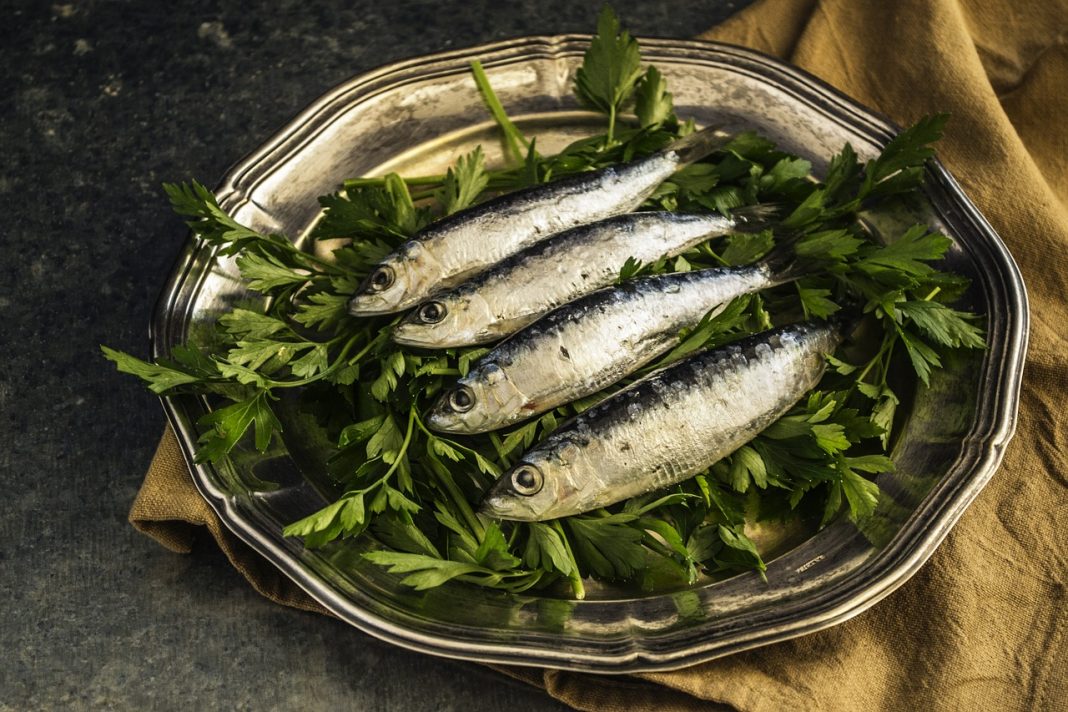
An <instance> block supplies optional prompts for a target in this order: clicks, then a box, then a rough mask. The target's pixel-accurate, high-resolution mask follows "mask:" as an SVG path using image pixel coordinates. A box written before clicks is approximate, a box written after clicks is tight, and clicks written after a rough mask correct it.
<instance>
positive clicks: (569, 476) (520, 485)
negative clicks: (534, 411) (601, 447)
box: [479, 443, 592, 522]
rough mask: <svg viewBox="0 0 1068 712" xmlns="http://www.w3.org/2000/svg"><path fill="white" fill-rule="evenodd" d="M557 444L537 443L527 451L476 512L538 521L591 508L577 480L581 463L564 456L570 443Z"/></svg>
mask: <svg viewBox="0 0 1068 712" xmlns="http://www.w3.org/2000/svg"><path fill="white" fill-rule="evenodd" d="M560 446H561V443H556V444H555V445H549V446H548V447H544V446H540V447H538V448H536V449H534V450H532V451H530V452H528V453H526V454H525V455H524V456H523V459H522V460H520V461H519V462H518V463H516V465H515V467H513V468H512V469H510V470H508V471H507V472H505V473H504V474H503V475H501V478H500V479H499V480H497V482H496V483H494V485H493V487H491V488H490V489H489V491H488V492H487V493H486V496H485V497H484V498H483V500H482V506H481V508H480V510H479V511H480V512H481V513H482V514H486V515H488V516H491V517H496V518H498V519H511V520H515V521H520V522H540V521H544V520H547V519H556V518H558V517H566V516H570V515H572V514H578V513H580V512H584V511H587V510H589V509H591V507H590V506H589V503H588V501H587V500H588V499H589V498H588V497H585V496H584V492H583V487H581V486H579V485H580V484H581V483H577V482H576V480H577V479H581V478H577V477H576V473H577V472H580V471H582V469H583V465H582V463H581V462H578V461H576V460H574V459H572V458H571V457H569V456H568V455H567V451H568V450H571V449H573V447H572V446H570V445H568V444H567V443H563V444H562V448H561V447H560ZM578 459H581V458H578ZM587 479H589V478H587ZM590 481H592V480H590Z"/></svg>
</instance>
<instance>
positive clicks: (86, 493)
mask: <svg viewBox="0 0 1068 712" xmlns="http://www.w3.org/2000/svg"><path fill="white" fill-rule="evenodd" d="M746 4H748V1H747V0H740V1H738V2H723V1H722V0H705V1H703V2H690V3H674V2H672V3H667V2H656V3H654V2H642V1H640V0H616V1H615V3H614V5H615V7H616V9H617V10H618V12H619V13H620V15H621V16H622V17H623V19H624V21H625V23H626V24H627V25H628V26H629V27H630V28H631V29H632V31H633V32H634V33H635V34H638V35H650V36H676V37H679V36H689V35H692V34H694V33H696V32H698V31H700V30H703V29H705V28H707V27H709V26H711V25H713V24H715V23H716V22H719V21H720V20H722V19H723V18H725V17H727V16H728V15H730V14H732V13H733V12H734V11H736V9H738V8H739V7H740V6H744V5H746ZM177 5H180V6H174V5H172V4H171V3H167V4H163V3H160V4H158V5H156V4H153V3H123V2H115V1H110V2H107V1H103V0H100V1H97V2H93V1H89V2H76V3H71V4H49V3H47V2H23V3H12V2H10V1H8V0H0V215H2V220H0V249H2V252H0V254H2V258H0V491H2V492H4V493H5V497H4V502H3V505H2V507H0V709H15V710H21V709H55V708H64V709H70V708H73V709H84V708H114V709H139V708H152V709H177V708H182V707H190V706H198V707H208V708H220V709H237V708H251V709H301V710H328V709H329V710H334V709H375V710H377V709H385V710H388V709H403V710H411V711H413V712H414V711H416V710H450V709H457V710H460V709H463V710H471V711H472V712H474V711H477V710H498V709H502V708H504V709H509V710H515V711H517V712H518V711H521V710H552V709H560V706H559V705H558V704H557V703H555V702H554V701H552V700H551V699H549V698H548V697H547V696H546V695H544V694H543V693H541V692H539V691H537V690H534V689H531V688H527V687H525V686H523V685H520V684H518V683H514V682H511V681H509V680H507V679H505V678H503V677H501V676H499V675H496V674H494V673H492V672H489V671H486V670H484V669H482V668H480V667H478V666H476V665H472V664H467V663H459V662H452V661H447V660H441V659H436V658H430V657H426V656H423V655H419V654H416V653H410V652H407V651H404V650H401V649H398V648H394V647H392V646H390V645H387V644H385V643H380V642H378V641H376V640H373V639H371V638H368V637H367V636H365V635H363V634H361V633H359V632H357V631H356V630H354V629H351V628H349V627H347V626H346V625H344V624H342V623H339V622H337V621H334V620H330V619H326V618H323V617H320V616H314V615H311V614H305V613H300V612H297V611H293V610H289V609H285V608H282V607H280V606H276V605H274V604H271V603H269V602H267V601H266V600H265V599H262V598H260V597H259V596H258V595H257V594H255V593H254V592H253V591H252V590H251V589H250V588H249V587H248V586H247V585H246V583H245V582H244V580H243V579H241V577H240V576H239V575H238V574H236V573H235V572H234V571H233V570H232V569H231V568H230V567H229V565H228V564H227V562H226V560H225V559H224V558H223V557H222V556H221V554H219V552H218V551H217V550H216V549H215V548H214V546H213V545H211V543H210V542H204V544H203V545H202V546H199V547H198V548H197V550H196V551H195V552H194V554H193V555H192V556H179V555H176V554H171V553H168V552H166V551H164V550H163V549H161V548H160V547H158V546H157V545H156V544H154V543H153V542H151V541H149V540H148V539H146V538H144V537H142V536H140V535H138V534H137V533H136V532H134V531H133V529H131V528H130V526H129V525H128V524H127V523H126V513H127V510H128V508H129V505H130V503H131V501H132V500H133V497H134V494H135V493H136V491H137V488H138V485H139V484H140V482H141V476H142V474H143V472H144V469H145V467H146V466H147V464H148V462H149V459H150V458H151V455H152V452H153V449H154V448H155V445H156V441H157V439H158V437H159V435H160V433H161V432H162V430H163V422H164V421H163V414H162V411H161V409H160V407H159V403H158V401H156V399H155V398H154V397H152V396H151V395H150V394H149V393H148V392H147V391H145V390H143V389H142V388H141V387H140V386H139V385H138V384H137V383H136V382H134V380H133V379H132V378H130V377H126V376H122V375H120V374H117V373H116V372H115V371H114V370H113V369H112V368H111V366H110V364H108V363H107V362H105V361H104V360H103V358H102V357H101V356H100V355H99V352H98V350H97V345H98V344H100V343H106V344H108V345H110V346H113V347H116V348H120V349H123V350H127V351H131V352H133V353H135V354H138V355H142V356H143V355H145V353H146V351H147V334H146V329H147V324H148V321H149V315H150V312H151V309H152V306H153V303H154V301H155V298H156V295H157V293H158V291H159V289H160V287H161V285H162V282H163V280H164V278H165V276H166V275H167V274H168V272H169V271H170V268H171V263H172V260H173V259H174V257H175V255H176V254H177V252H178V249H179V247H180V246H181V244H182V243H183V242H184V240H185V239H186V233H185V230H184V228H183V226H182V224H181V223H180V221H179V220H178V219H176V218H175V217H173V216H172V215H171V214H170V212H169V210H168V207H167V205H166V201H165V199H164V197H163V196H162V194H161V191H160V188H159V185H160V183H161V182H162V181H177V180H183V179H187V178H190V177H197V178H199V179H200V180H202V181H203V182H205V183H208V184H212V183H215V182H216V181H217V180H218V179H219V178H220V177H221V176H222V175H223V173H224V172H225V171H226V169H227V167H228V166H229V165H231V164H232V163H234V162H235V161H237V160H238V159H240V158H241V157H242V156H243V155H244V154H245V153H247V152H249V151H251V150H252V149H254V148H255V147H256V146H257V145H259V144H260V143H261V142H262V141H263V140H265V139H266V138H267V137H268V136H270V135H271V134H272V133H273V132H274V131H275V130H276V129H278V128H279V127H281V126H282V125H283V124H284V123H285V122H286V121H287V120H288V119H289V118H290V117H292V116H293V115H294V114H295V113H297V112H298V111H299V110H300V109H301V108H302V107H304V106H305V105H306V104H307V103H309V102H310V101H312V100H313V99H315V98H316V97H317V96H318V95H320V94H321V93H323V92H324V91H326V90H327V89H329V88H330V87H331V86H333V85H334V84H336V83H338V82H340V81H342V80H344V79H347V78H348V77H350V76H352V75H353V74H357V73H360V72H363V71H366V70H368V69H371V68H373V67H375V66H378V65H380V64H383V63H386V62H390V61H393V60H396V59H401V58H405V57H411V56H413V55H418V54H422V53H425V52H434V51H438V50H443V49H447V48H454V47H463V46H467V45H472V44H477V43H480V42H487V41H491V40H497V39H502V38H507V37H513V36H518V35H524V34H541V33H562V32H589V31H591V30H592V29H593V27H594V25H595V17H596V13H597V9H598V6H599V3H594V2H571V1H568V0H548V1H544V2H533V1H530V0H528V1H525V2H507V3H506V2H487V1H486V0H465V1H462V2H461V1H457V0H434V1H433V2H429V1H423V0H416V1H409V2H404V1H400V2H392V3H390V2H387V1H384V0H383V1H380V2H366V1H365V2H357V3H346V4H344V5H349V6H348V7H346V8H344V9H342V5H343V3H340V2H338V3H331V2H324V1H316V0H301V1H299V2H298V1H294V2H275V3H270V4H264V6H263V7H262V8H259V9H256V8H253V7H250V5H249V3H244V2H223V3H208V2H190V3H180V4H177Z"/></svg>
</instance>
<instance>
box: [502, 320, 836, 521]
mask: <svg viewBox="0 0 1068 712" xmlns="http://www.w3.org/2000/svg"><path fill="white" fill-rule="evenodd" d="M841 340H842V331H841V327H840V326H839V325H838V324H837V323H828V322H823V323H817V322H806V323H803V324H795V325H791V326H785V327H780V328H778V329H773V330H771V331H768V332H765V333H763V334H758V335H756V336H753V337H750V338H748V339H744V340H742V341H740V342H737V343H735V344H731V345H728V346H725V347H722V348H719V349H713V350H709V351H704V352H701V353H698V354H696V355H694V356H691V357H689V358H687V359H684V360H682V361H679V362H678V363H675V364H672V365H670V366H668V367H666V368H664V369H661V370H659V371H657V372H654V373H652V374H650V375H649V376H647V377H646V378H644V379H641V380H639V381H636V382H635V383H633V384H631V385H630V386H629V387H627V388H625V389H624V390H622V391H620V392H619V393H616V394H615V395H613V396H611V397H610V398H608V399H606V400H605V401H603V402H602V403H599V404H598V405H596V406H594V407H593V408H590V409H589V410H587V411H586V412H584V413H582V414H581V415H579V416H577V417H575V418H574V419H572V420H571V421H570V422H569V423H566V424H564V425H563V426H561V427H560V428H559V429H558V430H556V431H554V432H553V433H552V434H551V435H549V437H548V438H546V440H545V441H544V442H542V443H541V444H539V445H537V446H535V447H534V448H533V449H532V450H530V451H529V452H527V453H525V454H524V455H523V456H522V458H520V462H519V463H518V464H517V465H516V466H515V467H514V468H512V469H511V470H510V471H508V472H506V473H504V475H502V477H501V479H500V480H498V482H497V483H496V484H495V485H494V486H493V487H492V488H491V489H490V491H489V492H488V493H487V495H486V497H485V499H484V501H483V505H482V511H483V512H485V513H487V514H490V515H492V516H495V517H499V518H502V519H515V520H520V521H541V520H546V519H555V518H557V517H564V516H569V515H572V514H579V513H581V512H586V511H589V510H591V509H596V508H598V507H604V506H607V505H609V504H613V503H615V502H620V501H622V500H625V499H629V498H630V497H635V496H638V495H641V494H645V493H647V492H651V491H653V490H656V489H660V488H663V487H666V486H669V485H672V484H676V483H678V482H681V481H683V480H686V479H688V478H690V477H692V476H693V475H695V474H698V473H700V472H702V471H703V470H705V469H707V468H708V467H709V466H711V465H712V464H713V463H715V462H716V461H717V460H720V459H721V458H723V457H725V456H727V455H729V454H730V453H732V452H734V451H735V450H736V449H738V448H739V447H741V446H742V445H744V444H745V443H747V442H749V441H750V440H752V439H753V438H754V437H756V436H757V435H758V434H759V433H760V432H761V431H762V430H764V429H765V428H766V427H767V426H768V425H770V424H771V423H772V422H774V421H775V420H776V419H778V418H779V417H780V416H782V415H783V414H784V413H786V411H788V410H789V409H790V408H791V407H792V406H793V405H794V404H795V403H796V402H797V401H798V400H800V399H801V398H802V397H803V396H804V394H805V393H806V392H808V391H809V390H811V389H812V388H814V387H815V386H816V384H817V383H818V382H819V380H820V378H821V376H822V375H823V372H824V369H825V368H826V357H827V356H828V355H830V354H831V353H833V352H834V350H835V348H836V347H837V346H838V344H839V343H840V342H841Z"/></svg>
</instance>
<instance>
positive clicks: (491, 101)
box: [471, 59, 530, 165]
mask: <svg viewBox="0 0 1068 712" xmlns="http://www.w3.org/2000/svg"><path fill="white" fill-rule="evenodd" d="M471 74H473V75H474V77H475V84H476V85H477V86H478V91H479V93H480V94H482V100H483V101H484V102H485V103H486V108H487V109H489V112H490V114H492V115H493V119H494V121H496V122H497V125H498V126H499V127H500V129H501V133H502V134H504V140H505V144H506V146H507V147H508V152H509V153H510V154H511V158H512V162H513V163H515V164H517V165H522V163H523V158H524V156H525V155H526V152H525V151H524V150H523V149H524V148H530V142H529V141H527V140H526V139H525V138H524V137H523V134H522V133H520V131H519V129H517V128H516V127H515V124H513V123H512V120H511V119H509V118H508V114H507V113H505V111H504V107H503V106H502V105H501V100H500V99H498V98H497V94H496V93H495V92H494V91H493V87H491V86H490V83H489V77H487V76H486V72H485V70H483V69H482V63H481V62H479V61H478V60H477V59H476V60H475V61H473V62H471Z"/></svg>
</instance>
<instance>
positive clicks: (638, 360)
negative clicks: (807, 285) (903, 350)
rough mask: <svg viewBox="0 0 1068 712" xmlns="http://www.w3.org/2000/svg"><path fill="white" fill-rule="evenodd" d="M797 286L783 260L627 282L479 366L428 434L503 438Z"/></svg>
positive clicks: (446, 398)
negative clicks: (713, 317)
mask: <svg viewBox="0 0 1068 712" xmlns="http://www.w3.org/2000/svg"><path fill="white" fill-rule="evenodd" d="M795 276H796V274H795V269H794V265H793V263H792V262H785V263H784V260H783V257H782V253H780V252H777V253H773V255H770V256H769V257H768V258H767V259H765V260H762V261H761V262H758V263H756V264H754V265H749V266H745V267H734V268H715V269H707V270H700V271H696V272H685V273H673V274H666V275H660V276H656V277H647V278H643V279H636V280H633V281H631V282H627V283H624V284H622V285H620V286H618V287H614V288H610V289H604V290H601V291H599V292H594V293H592V294H589V295H587V296H585V297H582V298H580V299H577V300H576V301H574V302H571V303H570V304H566V305H564V306H562V307H560V308H558V309H556V310H554V311H552V312H549V313H548V314H546V315H545V316H543V317H542V318H541V319H539V320H538V321H536V322H534V323H533V324H532V325H530V326H528V327H527V328H526V329H524V330H523V331H520V332H519V333H517V334H516V335H514V336H513V337H511V338H510V339H508V340H507V341H505V342H504V343H502V344H500V345H499V346H497V347H496V348H495V349H494V350H493V351H491V352H490V353H489V354H487V355H486V356H484V357H483V358H482V359H481V360H480V361H479V362H478V363H477V364H476V365H475V367H474V368H473V369H472V370H471V371H470V372H469V373H468V374H467V375H466V376H465V377H463V378H461V379H460V380H459V381H458V382H457V384H456V385H455V386H454V387H453V388H451V389H450V390H449V391H447V392H446V393H445V394H443V395H442V397H441V398H440V399H439V401H438V403H437V404H436V405H435V407H434V408H433V409H432V411H431V413H430V416H429V418H428V423H429V425H430V427H432V428H434V429H436V430H439V431H443V432H451V433H479V432H486V431H489V430H495V429H497V428H502V427H504V426H506V425H510V424H513V423H517V422H519V421H522V420H525V419H527V418H529V417H532V416H535V415H538V414H540V413H544V412H546V411H548V410H552V409H553V408H555V407H557V406H560V405H563V404H565V403H570V402H571V401H574V400H576V399H578V398H581V397H583V396H587V395H590V394H592V393H596V392H597V391H599V390H601V389H602V388H605V387H607V386H610V385H611V384H613V383H616V382H617V381H619V380H620V379H622V378H624V377H625V376H627V375H628V374H630V373H633V372H634V371H636V370H638V369H639V368H641V367H642V366H643V365H645V364H647V363H649V362H650V361H652V360H653V359H655V358H656V357H657V356H660V355H661V354H663V353H665V352H666V351H668V350H669V349H671V348H672V347H673V346H674V345H675V344H676V343H678V335H679V332H680V331H681V330H682V329H683V328H684V327H687V326H692V325H693V324H696V323H697V322H699V321H700V320H701V318H702V317H704V316H705V314H707V313H708V312H709V311H710V310H712V309H714V308H716V307H717V306H719V305H723V304H726V303H727V302H729V301H730V300H732V299H734V298H735V297H738V296H741V295H744V294H748V293H751V292H756V291H759V290H761V289H767V288H768V287H772V286H775V285H777V284H782V283H783V282H787V281H790V280H791V279H793V278H794V277H795Z"/></svg>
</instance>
